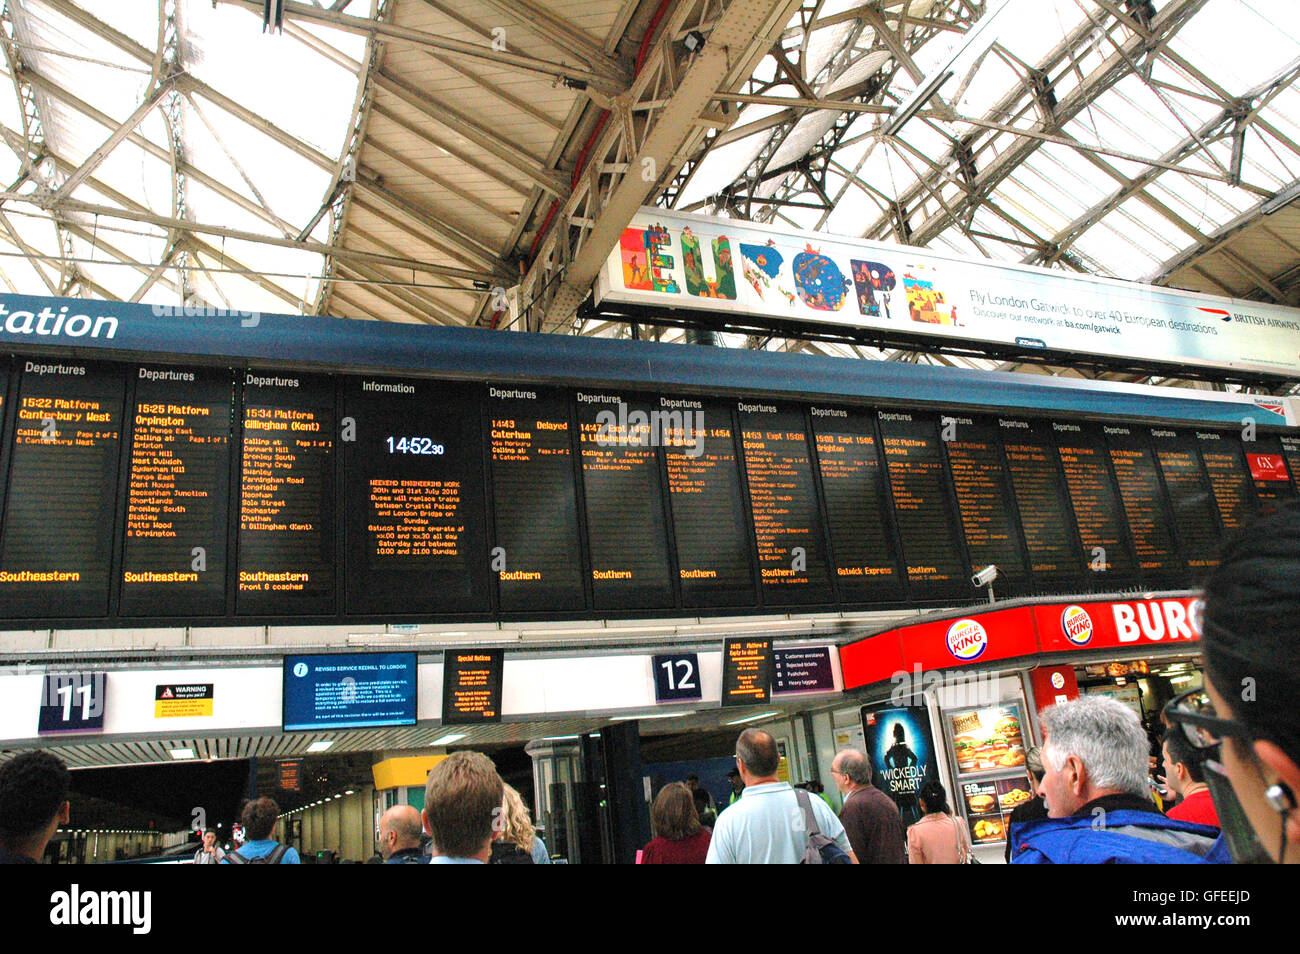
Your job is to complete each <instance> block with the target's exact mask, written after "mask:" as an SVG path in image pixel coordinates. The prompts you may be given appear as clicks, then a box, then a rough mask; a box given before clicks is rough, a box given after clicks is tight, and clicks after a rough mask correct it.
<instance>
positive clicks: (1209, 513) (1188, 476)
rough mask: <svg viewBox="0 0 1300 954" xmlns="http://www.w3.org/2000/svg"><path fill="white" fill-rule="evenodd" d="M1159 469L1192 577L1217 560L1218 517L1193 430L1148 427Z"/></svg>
mask: <svg viewBox="0 0 1300 954" xmlns="http://www.w3.org/2000/svg"><path fill="white" fill-rule="evenodd" d="M1148 433H1149V434H1150V435H1151V443H1152V444H1153V445H1154V447H1155V454H1156V460H1157V461H1158V462H1159V464H1160V473H1161V475H1162V476H1163V477H1164V479H1165V489H1166V490H1167V491H1168V492H1169V503H1170V505H1171V506H1172V507H1173V511H1174V526H1175V527H1176V528H1177V531H1178V539H1179V540H1180V542H1181V543H1182V549H1183V555H1184V557H1185V559H1186V564H1187V567H1188V569H1190V570H1191V571H1192V574H1193V577H1195V578H1198V579H1199V577H1200V576H1201V575H1202V574H1203V573H1204V571H1206V570H1208V569H1210V568H1211V567H1213V566H1215V565H1217V564H1218V562H1219V561H1218V558H1217V556H1216V555H1215V554H1216V553H1217V551H1218V549H1219V540H1220V531H1219V520H1218V517H1217V516H1216V515H1215V508H1214V494H1213V491H1212V490H1211V489H1210V481H1209V478H1208V477H1207V476H1206V474H1205V469H1204V467H1203V466H1202V464H1201V455H1200V448H1199V447H1198V446H1197V443H1196V440H1195V438H1193V437H1192V436H1191V435H1190V434H1186V433H1181V432H1178V431H1173V430H1170V429H1169V428H1164V427H1153V428H1149V429H1148Z"/></svg>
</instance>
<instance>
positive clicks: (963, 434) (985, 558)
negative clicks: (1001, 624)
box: [940, 415, 1029, 595]
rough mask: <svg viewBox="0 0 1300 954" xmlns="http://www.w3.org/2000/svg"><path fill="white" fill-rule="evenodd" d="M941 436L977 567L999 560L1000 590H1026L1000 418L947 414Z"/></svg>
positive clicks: (974, 568) (975, 569) (1025, 569)
mask: <svg viewBox="0 0 1300 954" xmlns="http://www.w3.org/2000/svg"><path fill="white" fill-rule="evenodd" d="M940 436H941V437H944V438H945V439H944V445H943V446H944V448H945V449H946V450H947V452H948V467H949V469H950V470H951V472H952V485H953V489H954V491H955V492H956V494H957V513H958V515H959V516H960V517H961V528H962V532H963V534H964V535H965V537H966V552H967V553H968V554H969V555H970V562H971V570H972V572H978V571H980V570H982V569H983V568H984V567H986V566H990V565H992V566H996V567H997V568H998V579H999V580H1000V581H1002V582H1001V586H1000V587H999V592H1003V593H1007V594H1008V595H1011V594H1014V593H1015V592H1016V591H1018V590H1024V589H1025V588H1026V584H1027V583H1028V580H1029V572H1028V564H1027V562H1026V560H1025V556H1024V549H1023V547H1022V546H1021V545H1020V531H1019V529H1018V528H1017V526H1016V514H1015V511H1014V509H1013V508H1014V506H1015V503H1014V499H1013V496H1012V493H1011V482H1010V479H1009V477H1008V475H1007V470H1006V465H1005V462H1004V461H1003V451H1002V442H1001V441H1000V440H999V439H998V438H999V433H998V427H997V425H996V423H995V422H993V421H989V420H986V419H984V418H971V417H964V416H961V415H955V416H951V417H945V418H943V419H942V420H941V421H940Z"/></svg>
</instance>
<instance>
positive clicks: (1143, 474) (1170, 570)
mask: <svg viewBox="0 0 1300 954" xmlns="http://www.w3.org/2000/svg"><path fill="white" fill-rule="evenodd" d="M1102 430H1103V432H1104V433H1105V435H1106V443H1107V445H1108V446H1109V448H1110V465H1111V468H1112V469H1113V470H1114V472H1115V484H1116V486H1117V487H1119V499H1120V502H1121V503H1122V504H1123V507H1124V515H1125V516H1126V517H1127V519H1128V532H1129V539H1130V540H1132V541H1133V549H1134V551H1135V552H1136V556H1137V562H1138V570H1139V571H1140V572H1141V573H1142V577H1143V579H1146V580H1152V581H1156V582H1164V581H1166V580H1170V579H1173V578H1175V577H1176V575H1177V574H1178V573H1179V572H1180V571H1181V570H1182V569H1183V568H1184V564H1183V562H1182V557H1181V556H1180V555H1179V553H1178V551H1177V548H1176V546H1175V544H1174V534H1173V529H1172V527H1171V526H1170V523H1169V515H1168V514H1167V513H1166V512H1165V505H1164V500H1165V493H1164V488H1163V487H1162V486H1161V485H1160V474H1159V473H1158V472H1157V470H1156V466H1157V465H1156V460H1155V455H1154V454H1153V453H1152V450H1151V447H1150V445H1149V444H1148V443H1147V441H1146V437H1145V435H1144V434H1143V432H1142V429H1140V428H1138V427H1135V426H1134V427H1130V426H1128V425H1119V424H1116V425H1106V426H1105V427H1103V428H1102Z"/></svg>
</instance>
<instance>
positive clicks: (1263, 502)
mask: <svg viewBox="0 0 1300 954" xmlns="http://www.w3.org/2000/svg"><path fill="white" fill-rule="evenodd" d="M1245 449H1246V466H1247V467H1249V468H1250V479H1251V482H1252V483H1253V484H1254V485H1255V499H1256V501H1258V505H1259V509H1260V512H1262V513H1267V512H1268V511H1269V510H1272V509H1274V508H1276V507H1278V506H1280V505H1281V504H1284V503H1286V502H1287V501H1288V500H1291V499H1292V498H1294V497H1295V494H1296V491H1295V487H1294V486H1292V484H1291V472H1290V470H1289V469H1288V467H1287V464H1286V458H1285V457H1284V456H1283V454H1282V444H1281V442H1280V441H1279V440H1278V439H1277V437H1276V436H1274V435H1272V434H1268V435H1265V434H1260V435H1259V436H1258V437H1256V439H1255V440H1253V441H1248V442H1247V443H1246V444H1245Z"/></svg>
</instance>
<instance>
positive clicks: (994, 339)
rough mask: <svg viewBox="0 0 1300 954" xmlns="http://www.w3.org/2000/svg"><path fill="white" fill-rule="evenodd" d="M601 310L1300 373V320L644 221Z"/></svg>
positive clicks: (732, 224) (645, 217)
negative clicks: (668, 312) (607, 306)
mask: <svg viewBox="0 0 1300 954" xmlns="http://www.w3.org/2000/svg"><path fill="white" fill-rule="evenodd" d="M596 299H597V302H599V303H601V304H604V303H605V302H611V303H620V304H631V305H643V306H649V307H652V308H658V309H664V308H685V309H694V310H701V311H712V312H726V313H730V314H733V315H738V316H741V315H743V316H745V317H746V318H748V319H750V320H753V319H754V318H756V317H758V318H769V319H777V320H784V321H787V322H799V323H805V324H807V323H822V324H829V325H838V326H842V327H849V328H854V329H879V330H881V331H883V332H889V333H895V334H908V335H923V336H932V337H936V338H949V339H953V340H960V341H962V342H973V343H977V344H978V343H983V344H997V345H1003V346H1007V345H1009V346H1012V347H1014V348H1017V349H1020V350H1045V351H1057V352H1073V353H1077V354H1086V355H1089V356H1104V357H1113V358H1120V359H1125V358H1128V359H1139V360H1143V361H1148V362H1149V361H1163V362H1171V363H1180V364H1195V365H1201V366H1204V367H1213V368H1231V369H1235V370H1240V371H1256V372H1262V373H1266V374H1275V375H1285V376H1292V375H1296V374H1300V309H1295V308H1285V307H1282V306H1278V305H1269V304H1263V303H1260V302H1253V301H1241V300H1237V299H1227V298H1217V297H1213V296H1209V295H1200V294H1195V293H1192V292H1181V291H1174V290H1171V289H1165V288H1158V287H1156V286H1153V285H1143V284H1139V283H1137V282H1123V281H1116V280H1113V279H1106V278H1097V277H1094V276H1087V275H1079V274H1075V273H1070V272H1061V271H1055V270H1052V269H1045V268H1034V267H1031V266H1027V265H1009V264H1003V263H998V262H991V261H988V260H985V259H971V258H958V257H955V256H947V255H940V254H935V253H933V252H928V251H922V250H920V249H915V248H909V247H907V246H902V245H886V244H883V243H876V242H867V241H864V240H858V239H850V238H839V237H835V236H830V235H825V234H813V233H809V232H796V231H793V230H781V229H773V228H770V227H768V226H764V225H757V224H754V223H750V222H738V221H733V220H730V219H718V218H711V217H706V216H699V215H685V214H681V213H676V212H669V211H666V210H662V209H651V208H643V209H641V210H640V212H638V213H637V215H636V216H635V217H634V218H633V220H632V222H631V224H630V225H629V226H628V227H627V228H626V229H625V230H624V232H623V235H622V238H621V239H620V241H619V244H618V246H617V247H616V248H615V249H614V250H613V252H611V253H610V256H609V258H608V260H607V261H606V263H605V267H604V268H603V269H602V270H601V274H600V276H599V278H598V279H597V285H596Z"/></svg>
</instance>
